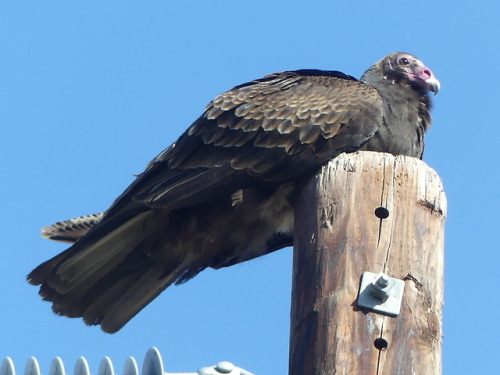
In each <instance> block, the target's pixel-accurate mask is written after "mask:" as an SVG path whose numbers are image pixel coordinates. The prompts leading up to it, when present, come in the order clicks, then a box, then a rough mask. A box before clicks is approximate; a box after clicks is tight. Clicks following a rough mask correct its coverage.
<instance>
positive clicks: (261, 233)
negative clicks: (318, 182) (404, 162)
mask: <svg viewBox="0 0 500 375" xmlns="http://www.w3.org/2000/svg"><path fill="white" fill-rule="evenodd" d="M439 86H440V84H439V81H438V80H437V79H436V78H435V77H434V75H433V73H432V72H431V70H430V69H429V68H427V67H426V66H425V65H424V64H423V63H422V62H421V61H420V60H419V59H417V58H416V57H415V56H412V55H410V54H407V53H402V52H395V53H391V54H389V55H388V56H386V57H384V58H383V59H382V60H380V61H378V62H377V63H376V64H375V65H373V66H372V67H370V68H369V69H368V70H367V71H366V72H365V73H364V74H363V76H362V77H361V79H360V80H357V79H356V78H354V77H352V76H349V75H347V74H344V73H341V72H338V71H322V70H297V71H286V72H281V73H275V74H271V75H267V76H265V77H264V78H261V79H256V80H254V81H251V82H248V83H244V84H242V85H239V86H236V87H234V88H233V89H231V90H229V91H227V92H225V93H223V94H221V95H219V96H218V97H216V98H215V99H214V100H213V101H212V102H210V103H209V104H208V106H207V107H206V109H205V112H203V114H202V115H201V116H200V117H199V118H198V119H197V120H196V121H195V122H194V123H193V124H192V125H191V126H190V127H189V128H188V129H187V130H186V132H185V133H184V134H182V135H181V136H180V138H179V139H178V140H177V141H176V142H175V143H174V144H173V145H171V146H170V147H168V148H167V149H165V150H164V151H163V152H161V153H160V154H159V155H158V156H157V157H156V158H154V159H153V160H152V161H151V162H150V163H149V165H148V166H147V168H146V170H145V171H144V172H143V173H142V174H140V175H139V176H138V177H137V179H136V180H135V181H134V182H133V183H132V184H131V185H130V186H129V187H128V188H127V189H126V190H125V192H124V193H123V194H122V195H121V196H119V197H118V198H117V199H116V200H115V202H114V203H113V204H112V205H111V207H110V208H109V209H108V210H107V211H106V212H105V213H104V214H102V215H100V214H98V215H92V216H88V217H82V218H80V219H74V220H70V221H67V222H62V223H56V224H54V225H53V226H52V227H49V228H45V236H46V237H49V238H52V239H55V240H63V241H68V242H74V244H73V245H72V246H71V247H70V248H68V249H67V250H66V251H64V252H62V253H61V254H59V255H57V256H55V257H54V258H52V259H50V260H48V261H46V262H45V263H42V264H41V265H39V266H38V267H37V268H35V269H34V270H33V271H32V272H31V273H30V274H29V276H28V279H29V282H30V283H32V284H34V285H40V295H41V296H42V297H43V299H45V300H48V301H50V302H52V308H53V310H54V312H55V313H56V314H59V315H65V316H69V317H83V319H84V321H85V322H86V323H87V324H89V325H101V328H102V330H104V331H105V332H109V333H113V332H116V331H118V330H119V329H121V328H122V327H123V326H124V325H125V324H126V323H127V322H128V321H129V320H130V319H131V318H132V317H133V316H135V315H136V314H137V313H138V312H139V311H140V310H141V309H142V308H144V307H145V306H146V305H147V304H148V303H149V302H151V301H152V300H153V299H154V298H155V297H156V296H158V295H159V294H160V293H161V292H162V291H163V290H164V289H165V288H167V287H168V286H169V285H171V284H173V283H175V284H180V283H183V282H185V281H187V280H189V279H191V278H192V277H194V276H195V275H196V274H198V273H199V272H200V271H202V270H204V269H205V268H207V267H211V268H215V269H217V268H221V267H226V266H231V265H234V264H237V263H240V262H243V261H246V260H249V259H252V258H255V257H258V256H261V255H264V254H267V253H270V252H272V251H275V250H278V249H280V248H283V247H285V246H290V245H292V243H293V222H294V203H295V197H296V194H297V188H298V186H299V185H300V183H301V182H303V181H304V180H305V179H307V178H308V177H309V176H311V175H313V174H314V173H315V172H316V171H317V170H318V169H319V168H320V167H321V166H322V165H323V164H325V163H327V162H328V161H329V160H331V159H332V158H335V157H336V156H338V155H339V154H340V153H343V152H354V151H358V150H368V151H380V152H389V153H392V154H403V155H409V156H413V157H417V158H421V156H422V152H423V149H424V133H425V131H426V130H427V128H428V127H429V126H430V123H431V116H430V113H429V111H430V108H431V98H430V96H429V91H430V92H433V93H434V94H436V93H437V92H438V90H439Z"/></svg>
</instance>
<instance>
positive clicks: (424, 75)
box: [413, 66, 441, 95]
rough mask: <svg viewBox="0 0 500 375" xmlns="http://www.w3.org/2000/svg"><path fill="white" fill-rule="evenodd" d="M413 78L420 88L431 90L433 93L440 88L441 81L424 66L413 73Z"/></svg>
mask: <svg viewBox="0 0 500 375" xmlns="http://www.w3.org/2000/svg"><path fill="white" fill-rule="evenodd" d="M413 80H414V81H416V83H417V84H418V85H419V86H421V87H422V88H424V89H426V90H429V91H432V92H433V93H434V95H436V94H437V93H438V91H439V89H440V88H441V83H440V82H439V81H438V79H437V78H436V76H435V75H434V74H433V73H432V72H431V70H430V69H429V68H427V67H426V66H424V67H423V68H422V69H420V70H418V71H417V72H415V73H413Z"/></svg>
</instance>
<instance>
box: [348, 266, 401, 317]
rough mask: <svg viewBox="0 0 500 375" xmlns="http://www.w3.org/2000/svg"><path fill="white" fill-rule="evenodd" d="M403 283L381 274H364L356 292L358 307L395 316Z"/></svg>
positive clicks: (399, 304)
mask: <svg viewBox="0 0 500 375" xmlns="http://www.w3.org/2000/svg"><path fill="white" fill-rule="evenodd" d="M404 288H405V282H404V281H403V280H400V279H395V278H392V277H389V276H387V275H385V274H383V273H379V274H376V273H372V272H364V273H363V276H362V277H361V285H360V287H359V292H358V303H357V305H358V307H360V308H361V309H366V310H369V311H374V312H377V313H379V314H383V315H389V316H397V315H399V312H400V310H401V301H402V299H403V291H404Z"/></svg>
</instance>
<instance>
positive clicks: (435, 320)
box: [289, 152, 446, 375]
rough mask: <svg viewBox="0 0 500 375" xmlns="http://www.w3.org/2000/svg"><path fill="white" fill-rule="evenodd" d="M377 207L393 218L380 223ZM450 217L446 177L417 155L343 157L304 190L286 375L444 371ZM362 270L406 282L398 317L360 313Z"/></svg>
mask: <svg viewBox="0 0 500 375" xmlns="http://www.w3.org/2000/svg"><path fill="white" fill-rule="evenodd" d="M378 207H385V208H386V209H387V210H388V212H389V216H388V217H387V218H385V219H381V218H379V217H377V216H376V215H375V210H376V209H377V208H378ZM445 216H446V198H445V195H444V192H443V187H442V184H441V180H440V178H439V177H438V175H437V174H436V173H435V172H434V171H433V170H432V169H430V168H429V167H428V166H427V165H426V164H425V163H424V162H422V161H420V160H418V159H415V158H410V157H404V156H397V157H394V156H392V155H390V154H384V153H375V152H360V153H356V154H344V155H341V156H339V157H337V158H336V159H334V160H333V161H332V162H330V163H329V164H328V165H327V166H325V167H324V168H323V169H322V170H321V172H320V173H318V175H317V176H316V177H315V178H313V179H312V180H311V181H310V182H308V183H307V184H306V186H305V187H304V189H303V191H302V194H301V197H300V199H299V205H298V207H297V211H296V216H295V228H296V229H295V243H294V265H293V267H294V270H293V290H292V311H291V339H290V370H289V374H291V375H313V374H314V375H315V374H322V375H323V374H329V375H330V374H349V375H353V374H361V375H365V374H386V375H388V374H393V375H394V374H416V375H419V374H421V375H429V374H440V373H441V336H442V333H441V328H442V326H441V311H442V303H443V253H444V244H443V237H444V233H443V232H444V221H445ZM364 271H371V272H375V273H378V272H385V273H386V274H388V275H389V276H391V277H395V278H399V279H402V280H405V292H404V295H403V305H402V307H401V313H400V315H399V316H397V317H393V318H391V317H387V316H383V315H380V314H377V313H373V312H366V311H361V310H359V309H358V308H357V306H356V297H357V293H358V288H359V281H360V277H361V275H362V273H363V272H364ZM377 339H378V340H377ZM376 340H377V344H375V341H376ZM376 346H378V347H379V348H381V347H382V348H383V347H386V348H383V349H381V350H380V349H377V347H376Z"/></svg>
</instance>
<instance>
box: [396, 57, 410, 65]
mask: <svg viewBox="0 0 500 375" xmlns="http://www.w3.org/2000/svg"><path fill="white" fill-rule="evenodd" d="M409 63H410V62H409V61H408V59H407V58H406V57H401V58H400V59H399V60H398V64H399V65H408V64H409Z"/></svg>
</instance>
